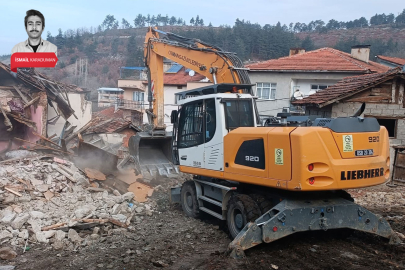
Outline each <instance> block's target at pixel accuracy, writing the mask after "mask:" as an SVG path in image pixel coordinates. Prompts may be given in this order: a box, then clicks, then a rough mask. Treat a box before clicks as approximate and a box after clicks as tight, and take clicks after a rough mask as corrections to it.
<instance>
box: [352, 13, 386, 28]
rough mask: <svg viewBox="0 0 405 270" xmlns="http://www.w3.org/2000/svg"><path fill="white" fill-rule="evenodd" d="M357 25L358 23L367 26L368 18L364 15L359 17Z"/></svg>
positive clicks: (360, 25)
mask: <svg viewBox="0 0 405 270" xmlns="http://www.w3.org/2000/svg"><path fill="white" fill-rule="evenodd" d="M384 16H385V14H384ZM358 25H359V27H366V26H368V20H367V19H366V18H364V17H361V18H360V19H359V20H358Z"/></svg>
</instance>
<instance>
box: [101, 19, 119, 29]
mask: <svg viewBox="0 0 405 270" xmlns="http://www.w3.org/2000/svg"><path fill="white" fill-rule="evenodd" d="M101 25H102V26H103V27H104V28H105V29H107V30H109V29H117V28H118V21H117V20H116V19H115V18H114V15H107V16H106V17H105V19H104V21H103V23H102V24H101Z"/></svg>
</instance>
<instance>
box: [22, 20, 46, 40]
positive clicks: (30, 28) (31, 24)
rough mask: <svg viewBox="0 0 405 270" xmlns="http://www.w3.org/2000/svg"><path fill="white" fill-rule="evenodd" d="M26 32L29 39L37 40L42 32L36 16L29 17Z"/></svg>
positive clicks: (39, 21)
mask: <svg viewBox="0 0 405 270" xmlns="http://www.w3.org/2000/svg"><path fill="white" fill-rule="evenodd" d="M26 30H27V34H28V36H29V37H30V38H39V37H40V36H41V34H42V31H43V30H44V29H43V26H42V20H41V18H40V17H38V16H29V17H28V21H27V29H26Z"/></svg>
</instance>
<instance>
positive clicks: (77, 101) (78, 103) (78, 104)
mask: <svg viewBox="0 0 405 270" xmlns="http://www.w3.org/2000/svg"><path fill="white" fill-rule="evenodd" d="M68 97H69V101H70V106H71V107H72V109H73V110H74V111H75V115H76V116H77V118H78V119H76V117H75V116H74V115H71V116H70V117H69V118H68V119H67V120H68V122H69V123H71V125H73V126H76V128H75V129H74V130H73V132H74V131H77V130H79V129H80V128H81V127H83V126H84V125H86V124H87V123H88V122H89V121H90V120H91V116H92V106H91V101H87V100H86V99H85V94H84V93H80V94H79V93H68ZM52 104H53V106H54V107H55V109H56V110H57V108H58V105H57V104H56V103H55V102H52ZM55 117H57V114H56V112H55V110H54V109H53V108H52V107H51V106H49V105H48V121H49V120H52V119H55ZM65 122H66V120H65V119H64V118H63V117H62V116H61V117H59V119H58V120H57V121H56V122H55V124H51V123H48V135H49V136H51V135H53V134H56V135H58V136H59V135H60V134H61V132H62V129H63V126H64V125H65Z"/></svg>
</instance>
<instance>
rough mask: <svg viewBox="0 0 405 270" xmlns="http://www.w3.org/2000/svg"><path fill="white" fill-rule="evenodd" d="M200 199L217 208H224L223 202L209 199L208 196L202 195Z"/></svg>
mask: <svg viewBox="0 0 405 270" xmlns="http://www.w3.org/2000/svg"><path fill="white" fill-rule="evenodd" d="M198 199H200V200H203V201H206V202H209V203H212V204H214V205H216V206H219V207H222V202H219V201H216V200H213V199H211V198H208V197H206V196H202V195H201V196H198Z"/></svg>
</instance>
